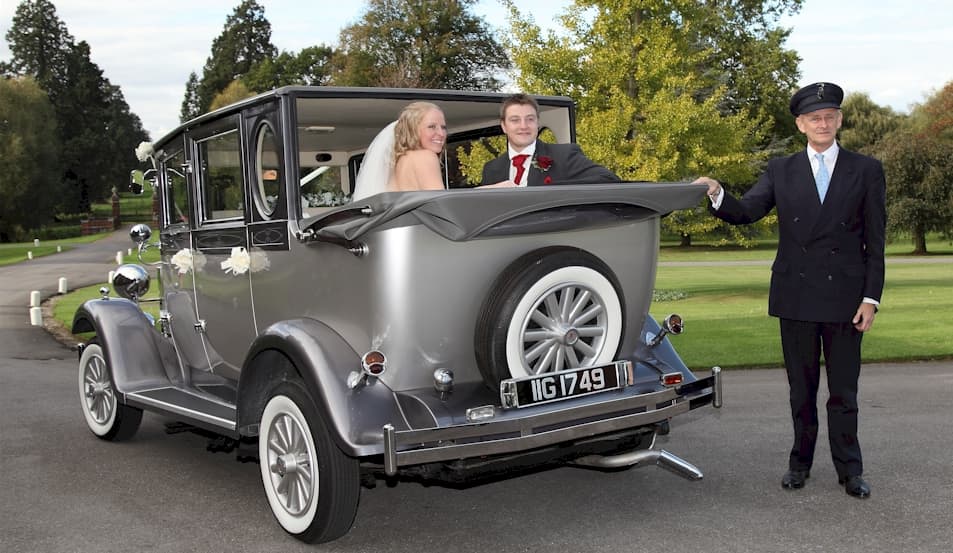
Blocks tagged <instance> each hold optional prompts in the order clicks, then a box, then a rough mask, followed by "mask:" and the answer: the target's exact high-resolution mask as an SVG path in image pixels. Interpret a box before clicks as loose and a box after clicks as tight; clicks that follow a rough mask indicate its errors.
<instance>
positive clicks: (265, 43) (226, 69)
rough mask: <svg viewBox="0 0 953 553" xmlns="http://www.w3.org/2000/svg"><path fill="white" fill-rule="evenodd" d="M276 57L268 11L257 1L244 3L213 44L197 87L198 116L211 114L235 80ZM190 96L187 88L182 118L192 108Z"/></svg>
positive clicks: (231, 16) (229, 17)
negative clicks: (267, 16)
mask: <svg viewBox="0 0 953 553" xmlns="http://www.w3.org/2000/svg"><path fill="white" fill-rule="evenodd" d="M276 53H277V52H276V49H275V47H274V45H273V44H272V43H271V23H269V22H268V20H267V19H266V18H265V9H264V8H263V7H262V6H261V5H259V4H258V2H256V1H255V0H243V1H242V3H241V4H239V5H238V7H236V8H235V10H234V11H233V12H232V14H231V15H229V16H228V18H227V19H226V20H225V27H224V28H223V29H222V33H221V34H220V35H219V36H218V37H216V38H215V40H213V41H212V54H211V56H209V58H208V59H207V60H206V62H205V67H204V68H203V70H202V78H201V79H200V80H199V82H198V84H197V86H196V87H195V96H196V98H197V102H196V104H197V105H198V114H201V113H205V112H206V111H208V110H209V106H211V105H212V100H213V99H214V98H215V96H216V95H217V94H218V93H220V92H222V91H223V90H225V87H227V86H228V85H229V84H230V83H231V82H232V81H233V80H235V79H238V78H240V77H242V76H243V75H245V74H246V73H248V72H249V71H250V70H251V69H252V67H254V66H255V65H256V64H258V63H261V62H262V61H264V60H268V59H272V58H274V57H275V54H276ZM189 94H190V90H188V88H187V89H186V97H185V99H184V100H183V112H182V115H186V113H185V107H186V106H187V105H188V106H191V105H192V99H191V98H190V96H189ZM189 115H197V114H191V113H190V114H189Z"/></svg>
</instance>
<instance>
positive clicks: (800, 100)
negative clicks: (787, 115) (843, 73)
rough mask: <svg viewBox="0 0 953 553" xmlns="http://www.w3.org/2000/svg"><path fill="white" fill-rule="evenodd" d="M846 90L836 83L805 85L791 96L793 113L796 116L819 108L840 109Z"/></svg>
mask: <svg viewBox="0 0 953 553" xmlns="http://www.w3.org/2000/svg"><path fill="white" fill-rule="evenodd" d="M843 99H844V90H843V89H841V87H839V86H837V85H836V84H834V83H814V84H810V85H807V86H805V87H804V88H802V89H801V90H798V91H797V92H795V93H794V96H791V114H792V115H794V116H798V115H801V114H802V113H810V112H812V111H817V110H819V109H825V108H837V109H840V103H841V100H843Z"/></svg>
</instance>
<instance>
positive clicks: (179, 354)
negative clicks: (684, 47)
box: [73, 87, 720, 542]
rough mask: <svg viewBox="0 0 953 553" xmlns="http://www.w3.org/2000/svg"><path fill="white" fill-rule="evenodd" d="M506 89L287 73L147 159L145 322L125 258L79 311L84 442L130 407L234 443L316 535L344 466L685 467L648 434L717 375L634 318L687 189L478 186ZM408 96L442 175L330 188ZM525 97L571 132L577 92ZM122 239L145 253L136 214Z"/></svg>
mask: <svg viewBox="0 0 953 553" xmlns="http://www.w3.org/2000/svg"><path fill="white" fill-rule="evenodd" d="M503 97H504V96H503V95H501V94H494V93H474V92H459V91H434V90H402V89H354V88H330V87H286V88H281V89H278V90H275V91H272V92H269V93H266V94H262V95H259V96H256V97H254V98H251V99H248V100H245V101H242V102H239V103H237V104H234V105H232V106H228V107H226V108H222V109H220V110H217V111H215V112H212V113H209V114H206V115H203V116H201V117H199V118H197V119H196V120H194V121H191V122H188V123H186V124H184V125H182V126H181V127H180V128H178V129H176V130H174V131H173V132H171V133H170V134H168V135H167V136H165V137H164V138H162V139H161V140H159V141H158V142H156V143H155V144H154V145H152V146H151V147H147V148H145V149H144V152H145V155H144V156H143V157H144V158H145V159H148V160H149V161H151V163H152V164H153V171H150V173H151V174H152V176H153V182H154V186H155V190H156V194H157V195H158V198H159V204H160V214H159V220H158V244H159V248H160V254H161V261H160V262H158V263H157V264H156V267H155V269H156V270H157V272H158V282H159V288H160V291H159V300H158V301H159V304H160V309H159V320H158V321H154V320H153V318H151V317H150V316H149V315H147V314H146V313H145V312H144V311H143V309H142V307H143V304H144V301H143V300H142V297H143V296H144V295H145V291H146V289H147V288H148V281H149V279H150V274H149V272H147V270H145V269H144V268H143V267H141V266H139V265H126V266H123V267H121V268H120V269H119V270H118V271H117V276H116V278H115V279H114V282H113V284H114V287H115V289H116V291H117V292H118V293H119V294H120V295H121V296H123V297H120V298H116V297H109V296H108V295H105V294H104V297H103V298H102V299H97V300H91V301H89V302H86V303H85V304H84V305H82V306H81V307H80V308H79V309H78V311H77V313H76V316H75V319H74V325H73V328H74V332H94V333H95V335H96V337H95V338H94V339H93V340H91V341H90V342H88V343H87V344H86V346H85V347H83V348H82V350H81V355H80V366H79V390H80V396H81V401H82V403H83V407H84V414H85V416H86V420H87V422H88V423H89V426H90V429H91V430H92V431H93V432H94V434H96V435H97V436H99V437H101V438H104V439H110V440H115V439H124V438H128V437H130V436H131V435H132V434H133V433H134V432H135V430H136V427H137V426H138V424H139V420H140V418H141V415H142V410H147V411H154V412H158V413H162V414H164V415H166V416H169V417H171V418H173V419H176V420H178V421H181V422H182V423H184V424H187V425H191V426H193V427H195V428H197V429H202V430H204V431H212V432H214V433H216V434H218V435H221V436H224V437H226V438H228V439H230V440H232V441H233V443H234V445H235V446H236V447H238V449H239V450H240V451H246V452H247V450H248V448H251V450H252V451H253V452H257V454H258V456H259V462H260V465H261V471H262V479H263V483H264V487H265V491H266V495H267V497H268V500H269V504H270V506H271V509H272V512H273V513H274V515H275V517H276V518H277V519H278V521H279V523H280V524H281V525H282V527H283V528H284V529H285V530H287V531H288V532H289V533H291V534H292V535H294V536H295V537H297V538H299V539H302V540H305V541H309V542H319V541H327V540H331V539H334V538H336V537H339V536H341V535H343V534H344V533H346V532H347V531H348V529H349V528H350V526H351V523H352V521H353V519H354V516H355V513H356V509H357V503H358V498H359V494H360V474H361V472H362V471H364V472H368V471H370V472H372V473H375V472H376V473H381V474H384V475H388V476H399V475H407V476H414V477H424V478H437V479H444V480H451V481H470V480H476V479H479V478H482V477H485V476H487V475H498V474H510V473H514V472H515V471H516V469H518V468H520V467H527V466H529V467H535V466H539V465H542V464H546V463H565V462H570V463H576V464H582V465H589V466H597V467H618V466H633V465H640V464H650V463H654V464H658V465H660V466H663V467H665V468H669V469H671V470H673V471H675V472H676V473H678V474H681V475H683V476H686V477H689V478H700V477H701V473H700V472H699V471H698V470H697V469H696V468H695V467H693V466H692V465H690V464H689V463H687V462H685V461H683V460H681V459H678V458H677V457H675V456H673V455H671V454H670V453H668V452H665V451H662V450H658V449H655V448H654V447H653V444H654V438H655V436H656V434H657V433H659V432H667V430H668V421H669V420H670V419H671V418H672V417H674V416H676V415H679V414H682V413H685V412H687V411H689V410H691V409H695V408H698V407H701V406H705V405H708V404H712V403H714V404H715V405H716V406H718V405H720V380H719V374H718V370H717V368H714V369H713V370H712V372H711V374H710V375H705V376H702V377H697V376H696V375H695V374H694V373H693V372H692V371H691V370H689V369H688V368H687V367H686V366H685V365H684V363H682V361H681V359H680V358H679V357H678V355H677V353H676V352H675V350H674V349H673V348H672V345H671V343H670V342H669V340H668V338H667V337H666V333H677V332H680V330H681V322H680V320H679V319H678V318H677V317H673V318H672V319H671V320H667V321H666V323H665V324H664V325H662V327H664V329H663V328H662V327H660V325H659V324H658V323H657V322H656V321H655V320H654V319H653V318H652V317H651V316H649V315H648V312H649V306H650V303H651V300H652V290H653V287H654V281H655V268H656V261H657V256H658V247H659V218H660V217H661V216H664V215H665V214H667V213H669V212H671V211H673V210H676V209H682V208H690V207H694V206H695V205H697V203H698V201H699V200H700V199H701V198H702V196H703V194H704V191H705V188H704V187H703V186H699V185H692V184H687V183H577V184H569V185H553V186H542V187H526V188H518V189H480V188H476V189H474V187H472V186H470V185H469V184H468V183H467V182H466V179H465V177H464V175H466V174H474V171H473V169H472V167H470V168H468V164H469V165H473V164H475V163H477V161H475V160H477V159H479V158H478V157H477V155H476V154H475V152H480V151H483V152H484V157H486V152H492V150H493V148H494V147H495V148H497V149H498V148H499V147H500V146H499V145H500V140H501V137H500V136H499V135H500V132H501V131H500V128H499V106H500V103H501V102H502V99H503ZM414 100H426V101H430V102H434V103H436V104H438V105H439V106H440V107H441V108H442V109H443V110H444V112H445V114H446V118H447V121H448V124H449V128H448V135H449V139H448V148H447V151H446V153H445V158H444V167H445V168H446V179H447V190H444V191H427V192H423V191H421V192H399V193H398V192H385V193H381V194H376V195H373V196H371V197H368V198H364V199H361V200H359V201H354V202H351V201H348V195H349V193H350V192H351V190H352V189H353V183H354V182H355V175H356V172H357V170H358V169H359V166H360V161H361V158H362V156H363V153H364V151H365V150H366V148H367V146H368V144H369V143H370V141H371V140H372V139H373V137H374V136H375V135H376V134H377V132H378V131H380V129H382V128H383V127H384V126H386V125H387V123H389V122H390V121H392V120H393V119H394V118H396V116H397V114H398V113H399V112H400V109H401V108H402V107H403V106H404V105H406V104H407V103H408V102H410V101H414ZM537 100H538V102H539V104H540V107H541V109H540V127H541V128H545V129H547V130H548V132H550V133H552V136H553V137H554V139H555V140H557V141H559V142H572V141H574V140H575V135H574V127H573V124H574V111H573V104H572V102H571V100H569V99H568V98H563V97H538V98H537ZM494 141H495V142H494ZM478 143H479V144H478ZM494 145H495V146H494ZM481 148H483V150H481ZM504 149H505V146H504ZM478 169H479V167H477V170H478ZM475 174H479V173H478V171H477V172H476V173H475ZM133 234H134V238H136V240H137V241H138V242H139V243H140V249H143V248H145V247H149V245H150V242H149V240H150V236H151V230H150V229H148V228H146V227H144V226H137V227H135V228H134V230H133ZM256 444H257V445H256Z"/></svg>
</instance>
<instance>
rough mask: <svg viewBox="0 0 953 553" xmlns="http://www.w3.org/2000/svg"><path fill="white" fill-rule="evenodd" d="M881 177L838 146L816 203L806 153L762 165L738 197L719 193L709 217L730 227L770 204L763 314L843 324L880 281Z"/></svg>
mask: <svg viewBox="0 0 953 553" xmlns="http://www.w3.org/2000/svg"><path fill="white" fill-rule="evenodd" d="M885 188H886V182H885V179H884V172H883V167H882V165H881V164H880V162H879V161H877V160H876V159H873V158H870V157H867V156H863V155H860V154H857V153H854V152H851V151H848V150H845V149H843V148H841V149H840V151H839V153H838V156H837V163H836V164H835V166H834V172H833V174H832V175H831V181H830V187H829V189H828V191H827V196H826V198H825V199H824V203H823V204H821V201H820V198H819V196H818V193H817V188H816V186H815V184H814V176H813V173H812V170H811V163H810V161H809V160H808V157H807V152H806V150H802V151H800V152H798V153H796V154H794V155H791V156H788V157H783V158H777V159H774V160H771V161H770V162H768V167H767V170H766V171H765V172H764V173H763V174H762V175H761V177H760V179H759V180H758V183H757V184H755V185H754V187H752V188H751V189H750V190H749V191H748V192H747V193H745V195H744V196H742V197H741V199H737V198H734V197H732V196H731V195H729V194H727V193H725V195H724V199H723V200H722V203H721V206H720V207H719V209H718V210H717V211H715V210H713V213H714V214H715V216H717V217H719V218H721V219H723V220H725V221H728V222H729V223H733V224H744V223H751V222H754V221H757V220H758V219H760V218H762V217H764V216H765V215H766V214H767V213H768V212H770V211H771V209H772V208H774V207H777V214H778V230H779V242H778V252H777V256H776V257H775V260H774V264H773V266H772V268H771V292H770V296H769V299H768V312H769V313H770V314H771V315H773V316H775V317H779V318H782V319H791V320H797V321H809V322H849V321H850V320H851V319H852V318H853V317H854V314H855V313H856V311H857V307H858V306H859V305H860V303H861V301H862V300H863V298H865V297H866V298H871V299H873V300H876V301H878V302H879V301H880V296H881V292H882V291H883V285H884V241H885V225H886V213H885V208H884V196H885Z"/></svg>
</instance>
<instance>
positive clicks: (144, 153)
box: [136, 142, 156, 161]
mask: <svg viewBox="0 0 953 553" xmlns="http://www.w3.org/2000/svg"><path fill="white" fill-rule="evenodd" d="M155 153H156V150H155V148H154V147H153V146H152V142H140V143H139V146H137V147H136V157H137V158H138V159H139V161H145V160H147V159H149V158H151V157H152V156H153V154H155Z"/></svg>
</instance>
